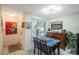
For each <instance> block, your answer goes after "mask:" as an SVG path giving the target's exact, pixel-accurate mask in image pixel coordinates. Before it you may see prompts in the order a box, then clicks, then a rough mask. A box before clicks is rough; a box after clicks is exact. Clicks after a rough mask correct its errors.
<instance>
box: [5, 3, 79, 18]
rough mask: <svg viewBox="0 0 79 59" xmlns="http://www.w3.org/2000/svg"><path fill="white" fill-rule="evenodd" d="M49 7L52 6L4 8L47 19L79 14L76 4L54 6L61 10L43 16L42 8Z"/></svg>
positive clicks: (33, 5)
mask: <svg viewBox="0 0 79 59" xmlns="http://www.w3.org/2000/svg"><path fill="white" fill-rule="evenodd" d="M51 5H53V4H7V5H4V6H8V7H11V8H16V9H20V10H23V11H25V12H26V13H29V14H33V15H37V16H41V17H44V18H48V19H50V18H53V17H59V16H63V15H68V14H71V13H75V12H79V5H78V4H59V5H58V4H56V5H57V6H60V7H61V8H62V10H61V11H59V12H56V13H50V14H45V13H43V12H42V10H43V9H44V8H48V7H49V6H51Z"/></svg>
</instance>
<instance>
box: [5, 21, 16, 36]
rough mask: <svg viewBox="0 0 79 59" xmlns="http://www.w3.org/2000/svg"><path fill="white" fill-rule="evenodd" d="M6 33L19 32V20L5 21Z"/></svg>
mask: <svg viewBox="0 0 79 59" xmlns="http://www.w3.org/2000/svg"><path fill="white" fill-rule="evenodd" d="M5 27H6V28H5V33H6V35H9V34H17V22H5Z"/></svg>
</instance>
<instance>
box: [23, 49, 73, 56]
mask: <svg viewBox="0 0 79 59" xmlns="http://www.w3.org/2000/svg"><path fill="white" fill-rule="evenodd" d="M55 54H56V55H58V53H57V50H56V51H55ZM22 55H38V53H37V50H36V53H35V54H33V50H30V51H28V52H25V53H23V54H22ZM43 55H45V54H44V53H43ZM60 55H73V54H70V53H68V52H66V51H64V50H63V49H60Z"/></svg>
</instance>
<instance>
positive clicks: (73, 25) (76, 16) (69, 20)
mask: <svg viewBox="0 0 79 59" xmlns="http://www.w3.org/2000/svg"><path fill="white" fill-rule="evenodd" d="M54 21H63V29H66V30H68V31H72V32H73V33H77V32H79V12H77V13H73V14H70V15H66V16H61V17H56V18H52V19H51V20H48V21H47V22H48V24H51V22H54Z"/></svg>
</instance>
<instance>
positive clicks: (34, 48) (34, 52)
mask: <svg viewBox="0 0 79 59" xmlns="http://www.w3.org/2000/svg"><path fill="white" fill-rule="evenodd" d="M35 52H36V48H35V46H34V54H35Z"/></svg>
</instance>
